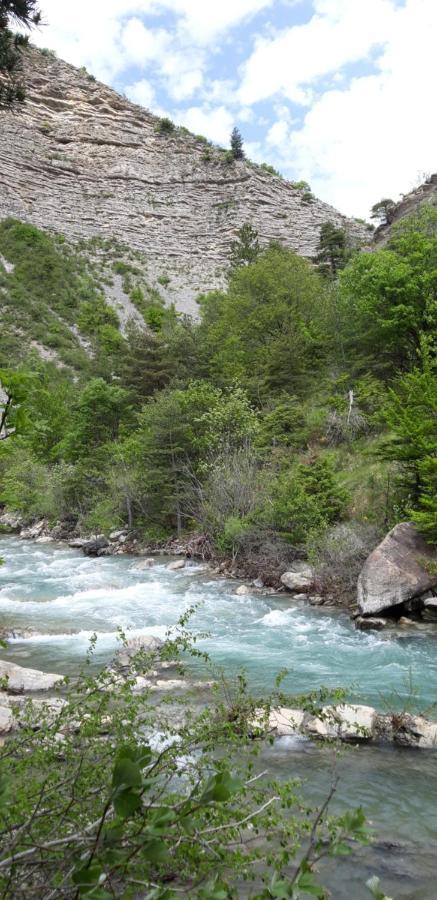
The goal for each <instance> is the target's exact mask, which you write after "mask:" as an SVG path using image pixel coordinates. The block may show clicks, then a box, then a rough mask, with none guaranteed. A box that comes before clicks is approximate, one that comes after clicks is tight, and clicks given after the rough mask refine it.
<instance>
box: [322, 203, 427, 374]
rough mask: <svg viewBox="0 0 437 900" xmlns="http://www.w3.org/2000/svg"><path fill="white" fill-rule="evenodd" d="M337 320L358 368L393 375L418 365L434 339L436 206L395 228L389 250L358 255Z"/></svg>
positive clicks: (344, 275)
mask: <svg viewBox="0 0 437 900" xmlns="http://www.w3.org/2000/svg"><path fill="white" fill-rule="evenodd" d="M337 313H338V319H339V321H340V322H342V323H343V324H342V328H343V333H344V343H345V346H346V350H347V351H348V352H349V355H350V357H351V359H353V365H354V367H357V365H361V366H363V367H365V368H366V369H368V368H369V365H370V366H371V367H372V368H373V369H374V370H375V371H379V372H380V373H381V374H384V375H385V377H390V376H392V373H393V370H395V371H396V370H400V371H406V370H408V369H409V368H411V367H412V366H414V365H416V363H417V358H418V356H417V355H418V353H419V351H420V344H421V340H422V337H423V336H426V337H427V338H429V339H430V340H432V339H433V337H434V338H435V331H436V328H435V323H436V319H437V208H435V207H432V206H429V207H426V208H424V209H423V210H421V211H420V213H419V214H417V215H416V216H413V217H412V219H411V220H403V221H401V222H400V223H399V224H396V225H394V226H393V233H392V236H391V238H390V241H389V242H388V244H387V247H386V248H384V249H383V250H378V251H376V252H373V253H360V254H358V255H357V256H355V257H354V259H353V260H352V261H351V263H350V264H349V265H348V266H347V268H346V269H345V270H344V271H343V272H341V274H340V278H339V297H338V305H337Z"/></svg>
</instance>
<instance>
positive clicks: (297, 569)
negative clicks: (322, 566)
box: [281, 562, 314, 594]
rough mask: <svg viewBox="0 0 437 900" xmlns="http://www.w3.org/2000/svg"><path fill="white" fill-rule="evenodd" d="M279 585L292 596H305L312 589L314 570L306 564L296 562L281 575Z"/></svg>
mask: <svg viewBox="0 0 437 900" xmlns="http://www.w3.org/2000/svg"><path fill="white" fill-rule="evenodd" d="M281 583H282V584H283V585H284V587H286V588H287V591H291V592H292V593H294V594H300V593H302V594H307V593H309V592H310V591H311V590H312V589H313V587H314V570H313V569H312V568H311V566H309V565H308V564H307V563H304V562H296V563H294V564H293V567H292V568H291V569H289V570H288V572H284V574H283V575H281Z"/></svg>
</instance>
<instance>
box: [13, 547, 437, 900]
mask: <svg viewBox="0 0 437 900" xmlns="http://www.w3.org/2000/svg"><path fill="white" fill-rule="evenodd" d="M0 556H2V557H3V558H4V559H5V564H4V565H3V566H2V567H1V568H0V616H1V619H0V621H1V624H2V625H3V626H6V627H7V628H8V627H11V628H15V629H17V631H18V630H20V629H32V630H34V631H35V634H32V635H31V636H29V637H27V638H26V639H15V640H12V641H11V642H10V643H9V646H8V649H7V650H3V651H2V653H1V655H2V657H3V658H7V659H12V660H14V661H15V662H17V663H19V664H20V665H24V666H32V667H34V668H40V669H43V670H45V671H52V672H60V673H68V674H70V673H74V672H77V671H78V669H79V668H80V666H81V664H82V662H83V660H84V656H85V653H86V650H87V648H88V646H89V639H90V636H91V635H92V634H93V633H96V634H97V637H98V640H97V647H96V652H95V656H94V664H95V665H96V666H97V665H99V666H100V665H103V664H104V663H106V662H107V661H108V660H109V659H110V658H111V657H112V655H113V651H114V649H115V647H116V644H117V629H119V628H122V629H123V630H124V631H125V632H128V633H129V634H155V635H158V636H160V637H163V636H165V633H166V632H167V629H168V627H169V626H171V625H173V624H175V623H176V622H177V620H178V618H179V617H180V615H181V614H182V613H183V612H185V611H186V609H187V608H189V607H191V606H193V605H194V606H196V611H195V612H194V614H193V616H192V619H191V624H190V628H191V630H192V631H193V632H199V631H200V632H208V635H209V636H208V637H207V638H206V639H204V640H203V641H202V642H201V645H202V647H204V648H205V649H207V650H208V651H209V653H210V655H211V657H212V658H213V660H214V661H215V662H217V663H220V664H222V665H223V666H224V667H225V669H226V671H227V672H229V673H230V674H231V673H232V672H235V671H238V670H239V669H241V667H244V669H245V671H246V673H247V677H248V679H249V681H250V684H251V685H252V687H253V688H254V689H256V690H259V691H262V690H268V689H270V688H271V687H272V686H273V683H274V678H275V675H276V674H277V672H278V671H279V670H281V669H283V668H284V667H285V668H287V669H288V670H289V675H288V676H287V678H286V680H285V682H284V683H283V688H284V689H285V690H287V691H290V692H300V691H305V690H313V689H315V688H317V687H319V686H322V685H325V686H328V687H345V688H347V689H348V692H349V695H350V697H351V698H352V699H354V700H355V701H357V702H365V703H370V704H372V705H373V706H376V707H378V708H380V709H382V710H383V711H386V710H388V709H390V708H393V707H397V708H402V706H403V704H404V703H405V702H406V699H407V697H408V694H409V692H410V685H411V684H412V685H413V687H414V689H415V690H416V691H417V703H418V705H419V706H420V707H421V708H424V707H426V706H428V705H429V704H431V703H432V702H433V701H434V700H435V699H436V698H437V632H434V633H433V632H432V630H425V629H424V630H417V631H416V632H411V631H406V632H405V634H402V635H401V634H393V633H389V632H386V633H382V634H381V633H380V632H379V633H366V632H360V631H356V630H355V629H354V627H353V625H352V623H351V622H350V620H349V618H348V616H347V615H345V614H343V613H341V612H338V611H334V610H330V611H329V612H328V611H326V610H322V609H319V608H312V607H309V606H306V605H304V604H300V603H292V602H291V600H290V598H287V597H286V596H284V595H271V596H268V597H266V596H262V595H260V594H257V593H254V594H253V595H252V594H247V595H244V596H236V595H235V593H234V591H235V582H230V581H226V580H224V579H216V578H212V577H211V575H210V574H209V573H208V572H207V571H205V570H204V569H203V568H202V567H200V566H196V565H193V566H189V567H187V568H186V569H184V570H182V571H179V572H172V571H169V570H168V569H167V568H166V564H167V561H166V560H159V559H158V560H157V562H156V564H155V565H154V566H153V567H152V568H151V569H148V568H144V564H143V563H144V561H143V560H141V559H140V558H134V557H127V556H117V557H102V558H99V559H95V558H86V557H84V556H83V555H82V554H81V553H80V552H79V551H75V550H70V549H67V548H65V547H63V546H60V545H57V544H37V543H31V542H26V541H20V540H18V539H16V538H13V537H2V538H0ZM266 759H267V760H268V761H269V765H270V767H271V769H272V771H273V772H275V773H284V775H287V776H288V777H290V776H293V777H296V776H299V777H301V778H302V779H303V781H304V782H305V783H306V789H305V791H306V796H308V795H310V796H311V798H312V799H314V800H319V799H320V798H322V797H323V796H324V793H325V792H326V789H327V783H328V778H329V772H330V768H331V766H332V751H331V750H328V749H325V748H323V747H320V746H314V745H313V744H311V743H310V742H309V741H305V740H303V739H299V738H282V739H280V740H278V741H276V742H275V744H274V746H273V747H272V748H271V749H268V750H266ZM337 766H338V769H339V772H340V775H341V783H340V789H339V791H338V796H337V798H336V804H337V808H341V809H343V808H347V807H350V806H357V805H358V804H360V803H362V805H363V806H364V808H365V811H366V813H367V815H368V817H369V818H370V820H371V822H372V825H373V828H374V833H375V842H374V844H373V845H372V847H370V848H364V849H360V850H359V851H358V854H357V855H356V856H354V858H353V860H352V861H350V862H348V861H346V862H342V863H341V865H340V864H339V863H338V862H336V863H335V866H332V871H330V872H329V881H330V883H331V885H332V887H333V896H334V897H335V898H339V900H346V898H348V900H350V898H353V900H355V898H357V900H361V898H363V900H365V898H367V897H369V896H370V895H369V894H368V892H367V890H366V889H365V887H364V882H365V880H366V878H368V877H369V876H370V875H372V874H377V875H379V876H380V877H381V879H382V882H383V886H384V888H385V890H386V891H387V892H388V893H389V894H390V896H393V897H396V898H409V900H423V898H436V897H437V888H436V886H435V885H436V878H437V854H436V848H437V811H436V802H435V801H436V789H437V755H436V754H433V753H427V752H425V751H414V750H401V749H397V750H396V749H393V748H381V749H378V748H368V747H361V748H359V749H357V750H355V749H353V750H346V751H345V752H344V754H342V755H341V757H340V759H339V760H338V763H337ZM328 868H329V867H328ZM340 870H341V872H340ZM340 875H341V877H340Z"/></svg>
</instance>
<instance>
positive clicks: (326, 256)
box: [315, 222, 349, 278]
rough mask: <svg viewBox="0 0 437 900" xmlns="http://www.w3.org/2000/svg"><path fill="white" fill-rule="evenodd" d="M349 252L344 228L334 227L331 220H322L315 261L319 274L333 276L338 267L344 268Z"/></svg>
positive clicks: (327, 276)
mask: <svg viewBox="0 0 437 900" xmlns="http://www.w3.org/2000/svg"><path fill="white" fill-rule="evenodd" d="M348 256H349V252H348V246H347V235H346V232H345V230H344V228H336V226H335V225H333V224H332V222H324V223H323V225H322V226H321V228H320V238H319V243H318V245H317V255H316V257H315V261H316V264H317V268H318V270H319V272H320V274H321V275H323V276H324V277H326V278H335V277H336V275H337V273H338V272H339V270H340V269H344V267H345V265H346V263H347V260H348Z"/></svg>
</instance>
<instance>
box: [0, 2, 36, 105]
mask: <svg viewBox="0 0 437 900" xmlns="http://www.w3.org/2000/svg"><path fill="white" fill-rule="evenodd" d="M40 21H41V13H40V11H39V8H38V4H37V0H2V2H1V3H0V109H1V108H2V107H11V106H13V105H14V104H15V103H22V102H23V101H24V100H25V97H26V91H25V84H24V80H23V77H22V52H23V49H25V48H26V47H27V46H28V43H29V38H28V36H27V35H26V34H23V30H24V29H28V30H30V29H31V28H34V27H36V26H37V25H39V23H40ZM16 25H18V26H19V27H20V32H18V33H14V32H13V31H12V30H11V29H12V28H14V27H15V26H16Z"/></svg>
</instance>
